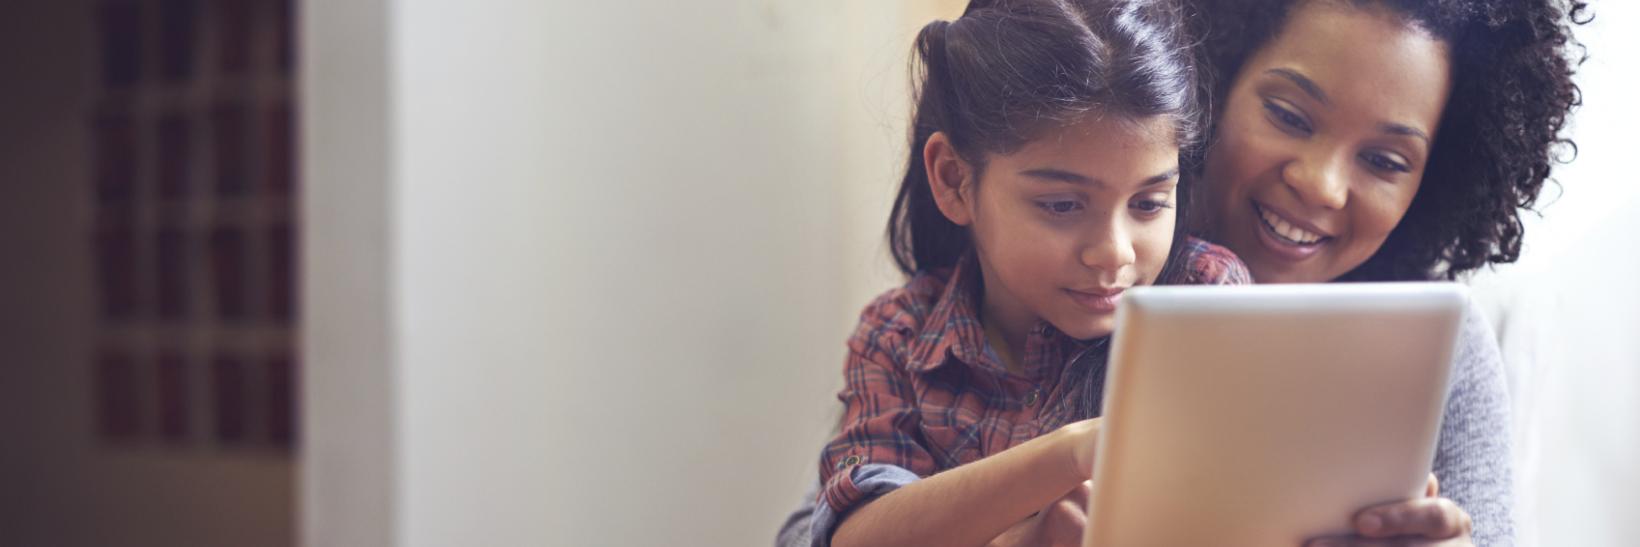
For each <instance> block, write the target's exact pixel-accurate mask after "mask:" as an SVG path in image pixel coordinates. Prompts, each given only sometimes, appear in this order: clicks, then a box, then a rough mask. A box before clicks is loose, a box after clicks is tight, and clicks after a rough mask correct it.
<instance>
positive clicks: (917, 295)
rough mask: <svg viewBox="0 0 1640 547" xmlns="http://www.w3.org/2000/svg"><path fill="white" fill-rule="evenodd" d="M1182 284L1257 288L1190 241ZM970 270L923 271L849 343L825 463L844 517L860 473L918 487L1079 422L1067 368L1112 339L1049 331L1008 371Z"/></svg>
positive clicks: (824, 493) (830, 496)
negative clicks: (903, 473) (837, 419)
mask: <svg viewBox="0 0 1640 547" xmlns="http://www.w3.org/2000/svg"><path fill="white" fill-rule="evenodd" d="M1185 245H1186V248H1185V249H1184V253H1183V255H1182V259H1183V260H1184V261H1185V262H1184V263H1185V264H1186V268H1185V269H1184V273H1183V279H1180V280H1177V282H1180V283H1189V284H1247V283H1251V275H1249V274H1248V272H1247V267H1246V266H1245V265H1243V264H1242V263H1241V260H1239V259H1237V258H1236V256H1235V255H1234V254H1232V253H1231V252H1230V251H1229V250H1227V249H1224V248H1223V247H1219V246H1216V245H1213V244H1210V243H1207V242H1205V241H1202V240H1199V239H1195V238H1190V239H1189V240H1187V241H1186V242H1185ZM976 275H977V272H975V271H974V269H973V268H971V267H958V268H954V269H946V270H939V271H935V272H929V273H919V274H917V275H916V276H914V277H912V278H911V281H910V282H908V283H906V285H905V286H904V287H901V288H898V289H895V290H892V291H889V292H887V293H885V294H883V295H882V296H880V297H878V298H877V299H876V300H875V301H873V302H872V303H871V305H869V306H866V309H865V311H864V312H862V313H861V315H860V326H859V327H858V328H856V329H855V331H854V335H853V336H852V337H850V338H849V342H848V347H849V353H848V358H847V361H846V362H845V363H844V367H843V374H844V376H845V380H846V385H845V387H844V388H843V391H842V392H841V393H839V394H838V395H837V398H838V399H840V400H842V402H843V404H844V405H845V407H846V411H845V413H844V416H843V421H842V429H841V431H840V432H838V434H837V436H836V437H834V438H832V440H831V442H829V443H827V444H826V448H825V450H824V452H823V453H822V454H821V459H820V481H821V484H822V485H823V488H822V490H821V492H820V499H821V500H823V501H824V502H825V503H826V505H827V506H829V507H828V508H829V509H831V513H832V514H834V515H843V514H847V512H848V511H849V510H850V509H852V508H854V507H855V506H856V505H858V504H860V503H862V502H864V501H865V500H866V498H868V497H869V495H868V494H867V493H865V492H863V491H862V489H861V488H860V487H859V486H858V485H857V484H856V483H855V480H856V477H855V474H854V473H853V472H852V471H853V470H854V469H856V468H857V467H859V466H862V465H889V466H895V467H899V468H903V469H905V470H907V471H910V472H911V473H915V474H916V476H918V477H927V476H929V475H932V474H934V473H937V472H939V471H943V470H946V469H951V468H953V467H957V466H959V465H962V464H965V463H968V462H972V461H975V460H978V459H980V458H984V457H986V456H989V455H991V454H995V453H998V452H1001V451H1003V450H1006V449H1008V448H1009V447H1012V446H1015V445H1018V444H1021V443H1024V442H1025V441H1028V440H1031V439H1033V438H1035V437H1037V436H1039V435H1041V434H1043V433H1045V432H1047V431H1050V430H1052V429H1054V428H1057V427H1059V426H1060V425H1063V424H1066V423H1069V422H1071V421H1073V420H1074V419H1075V418H1078V417H1075V416H1070V415H1069V414H1070V410H1069V409H1070V408H1071V406H1073V405H1068V404H1066V402H1067V400H1068V398H1069V397H1076V396H1078V395H1080V394H1081V389H1083V388H1082V387H1081V386H1080V385H1072V384H1078V382H1074V381H1072V382H1067V381H1065V380H1066V377H1067V376H1068V375H1067V374H1066V372H1067V371H1069V370H1070V369H1071V367H1067V366H1065V364H1066V363H1069V362H1072V361H1074V360H1075V359H1076V357H1079V356H1080V355H1081V354H1082V353H1083V352H1087V351H1090V350H1093V349H1096V346H1097V345H1099V344H1103V340H1102V339H1101V340H1098V341H1094V342H1083V341H1079V340H1075V339H1073V338H1071V337H1070V336H1068V335H1065V334H1063V333H1060V332H1058V330H1057V329H1055V328H1054V327H1053V326H1052V325H1049V324H1048V323H1047V322H1045V321H1044V322H1039V323H1038V324H1037V325H1036V327H1034V328H1033V329H1032V330H1031V332H1030V333H1029V335H1028V336H1027V338H1026V341H1025V347H1024V348H1023V350H1024V351H1023V353H1022V354H1021V355H1020V360H1021V362H1020V365H1021V369H1022V373H1013V372H1009V371H1008V369H1007V368H1006V367H1005V366H1004V365H1003V364H1002V362H1001V361H1000V360H999V359H998V358H997V355H996V353H995V352H994V351H992V350H991V348H989V347H988V346H987V344H986V337H985V327H984V326H983V325H981V324H980V320H979V313H978V308H977V307H976V303H975V302H974V299H973V292H974V291H973V287H974V285H973V283H974V282H975V281H974V277H975V276H976Z"/></svg>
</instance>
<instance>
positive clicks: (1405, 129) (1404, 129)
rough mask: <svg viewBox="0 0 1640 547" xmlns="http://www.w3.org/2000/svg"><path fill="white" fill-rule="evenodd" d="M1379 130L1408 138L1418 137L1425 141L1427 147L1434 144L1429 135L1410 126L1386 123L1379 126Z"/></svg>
mask: <svg viewBox="0 0 1640 547" xmlns="http://www.w3.org/2000/svg"><path fill="white" fill-rule="evenodd" d="M1378 129H1379V130H1381V131H1383V132H1385V133H1389V134H1391V135H1405V136H1408V137H1416V138H1420V139H1423V140H1424V145H1425V146H1428V145H1430V144H1431V143H1432V141H1431V140H1430V138H1429V134H1428V133H1424V132H1423V131H1420V130H1418V128H1416V127H1412V126H1410V125H1405V124H1399V123H1389V122H1384V123H1380V124H1378Z"/></svg>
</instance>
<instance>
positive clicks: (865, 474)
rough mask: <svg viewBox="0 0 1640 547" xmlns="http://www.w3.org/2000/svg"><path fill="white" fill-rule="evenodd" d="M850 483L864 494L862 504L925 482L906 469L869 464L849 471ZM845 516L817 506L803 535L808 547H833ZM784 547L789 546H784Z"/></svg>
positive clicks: (822, 505)
mask: <svg viewBox="0 0 1640 547" xmlns="http://www.w3.org/2000/svg"><path fill="white" fill-rule="evenodd" d="M849 475H850V478H849V479H850V482H852V483H853V484H854V485H855V488H858V489H859V490H860V492H861V494H862V497H861V502H860V505H864V504H865V502H867V501H870V500H874V499H877V498H879V497H882V496H883V495H884V494H887V493H889V492H893V491H894V490H896V489H898V488H900V487H902V486H905V485H907V484H911V483H913V482H917V481H918V480H921V477H918V476H917V474H916V473H912V472H910V471H907V470H906V469H905V468H903V467H897V466H893V465H884V464H876V463H868V464H865V465H857V466H854V467H851V468H849ZM842 516H843V514H842V513H838V512H836V511H832V510H831V506H830V505H828V504H825V503H816V504H814V506H813V510H812V512H811V513H810V514H809V516H808V518H809V519H810V520H809V522H808V524H809V529H808V530H805V531H804V532H805V533H804V534H803V535H802V537H803V539H804V540H806V542H805V543H803V544H801V545H803V546H804V547H828V546H829V545H831V534H832V532H835V531H837V525H838V524H839V523H841V522H842V520H843V519H842ZM781 545H782V547H784V546H785V545H787V544H784V543H783V544H781Z"/></svg>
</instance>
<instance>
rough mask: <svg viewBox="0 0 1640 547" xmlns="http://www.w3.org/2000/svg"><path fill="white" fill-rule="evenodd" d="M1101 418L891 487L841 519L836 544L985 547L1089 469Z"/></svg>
mask: <svg viewBox="0 0 1640 547" xmlns="http://www.w3.org/2000/svg"><path fill="white" fill-rule="evenodd" d="M1099 425H1100V421H1099V419H1097V418H1095V419H1092V420H1086V421H1081V422H1076V423H1073V424H1070V425H1067V426H1064V427H1061V428H1059V429H1058V430H1055V431H1053V432H1051V433H1048V434H1047V435H1043V436H1041V437H1037V438H1035V439H1032V440H1030V441H1028V442H1026V443H1024V444H1021V445H1019V446H1015V447H1013V448H1010V449H1008V450H1005V451H1002V452H999V453H997V454H994V455H991V456H990V457H987V458H984V459H981V460H979V461H975V462H973V463H969V464H967V465H963V466H961V467H958V468H955V469H951V470H949V471H945V472H943V473H939V474H937V475H934V476H931V477H928V478H926V479H923V480H920V481H917V482H915V483H912V484H910V485H907V486H905V487H902V488H899V489H897V490H894V491H893V492H890V493H888V494H887V495H884V496H882V497H880V498H878V499H876V500H874V501H871V502H869V503H867V504H865V505H863V506H861V507H859V508H858V509H856V510H854V511H853V512H852V513H850V514H849V515H848V516H846V517H845V518H844V520H843V522H842V524H841V525H839V526H838V528H837V532H836V534H835V535H834V536H832V541H831V544H832V545H833V546H834V547H861V546H877V545H883V546H912V545H932V546H939V547H948V546H956V545H984V544H985V543H986V542H988V541H990V540H991V539H992V538H995V537H996V536H997V535H998V534H1001V533H1002V532H1003V531H1005V530H1007V529H1008V527H1010V526H1013V525H1014V524H1016V523H1018V522H1020V521H1021V520H1023V519H1024V518H1026V517H1028V516H1030V515H1031V513H1033V512H1036V511H1038V510H1040V509H1042V508H1043V507H1045V506H1047V505H1048V504H1050V503H1052V502H1054V501H1055V500H1058V499H1059V498H1061V497H1063V496H1065V494H1066V493H1069V492H1070V491H1071V490H1073V489H1075V488H1076V487H1077V486H1078V485H1079V484H1081V483H1082V481H1085V480H1087V479H1088V477H1089V476H1090V475H1091V474H1092V472H1093V449H1094V444H1095V443H1096V442H1097V438H1098V434H1099Z"/></svg>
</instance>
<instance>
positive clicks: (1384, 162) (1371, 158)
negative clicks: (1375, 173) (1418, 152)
mask: <svg viewBox="0 0 1640 547" xmlns="http://www.w3.org/2000/svg"><path fill="white" fill-rule="evenodd" d="M1361 161H1364V162H1366V163H1367V165H1371V166H1372V168H1373V169H1377V170H1379V171H1392V172H1396V173H1410V172H1412V168H1411V167H1407V165H1406V164H1404V163H1401V162H1398V161H1395V160H1393V159H1390V158H1389V157H1388V156H1385V155H1383V154H1374V153H1370V152H1369V153H1363V154H1361Z"/></svg>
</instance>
